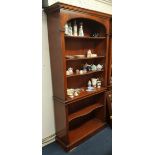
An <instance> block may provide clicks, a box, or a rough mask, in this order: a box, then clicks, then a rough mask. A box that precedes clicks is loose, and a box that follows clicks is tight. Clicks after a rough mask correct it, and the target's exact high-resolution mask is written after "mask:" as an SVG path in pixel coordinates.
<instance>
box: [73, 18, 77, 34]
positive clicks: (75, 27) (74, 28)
mask: <svg viewBox="0 0 155 155" xmlns="http://www.w3.org/2000/svg"><path fill="white" fill-rule="evenodd" d="M73 31H74V34H73V35H74V36H77V24H76V20H75V21H74V26H73Z"/></svg>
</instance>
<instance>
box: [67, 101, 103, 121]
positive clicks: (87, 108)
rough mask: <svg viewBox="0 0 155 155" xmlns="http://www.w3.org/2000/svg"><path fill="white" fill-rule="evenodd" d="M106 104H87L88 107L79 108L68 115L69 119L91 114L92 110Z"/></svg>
mask: <svg viewBox="0 0 155 155" xmlns="http://www.w3.org/2000/svg"><path fill="white" fill-rule="evenodd" d="M103 106H104V105H103V104H101V103H95V104H92V105H90V106H87V107H86V108H84V109H82V110H79V111H77V112H75V113H72V114H70V115H69V117H68V120H69V122H70V121H72V120H74V119H76V118H78V117H82V116H85V115H87V114H89V113H90V112H92V111H94V110H95V109H98V108H100V107H103Z"/></svg>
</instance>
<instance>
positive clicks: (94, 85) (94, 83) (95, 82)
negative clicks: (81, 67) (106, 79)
mask: <svg viewBox="0 0 155 155" xmlns="http://www.w3.org/2000/svg"><path fill="white" fill-rule="evenodd" d="M97 80H98V79H97V78H92V79H91V81H92V86H93V87H96V85H97Z"/></svg>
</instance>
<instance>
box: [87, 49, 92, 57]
mask: <svg viewBox="0 0 155 155" xmlns="http://www.w3.org/2000/svg"><path fill="white" fill-rule="evenodd" d="M91 55H92V52H91V50H88V51H87V58H91Z"/></svg>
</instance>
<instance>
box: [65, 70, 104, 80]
mask: <svg viewBox="0 0 155 155" xmlns="http://www.w3.org/2000/svg"><path fill="white" fill-rule="evenodd" d="M99 72H103V70H101V71H89V72H87V73H85V74H76V73H74V74H72V75H67V78H69V77H75V76H84V75H89V74H93V73H99Z"/></svg>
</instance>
